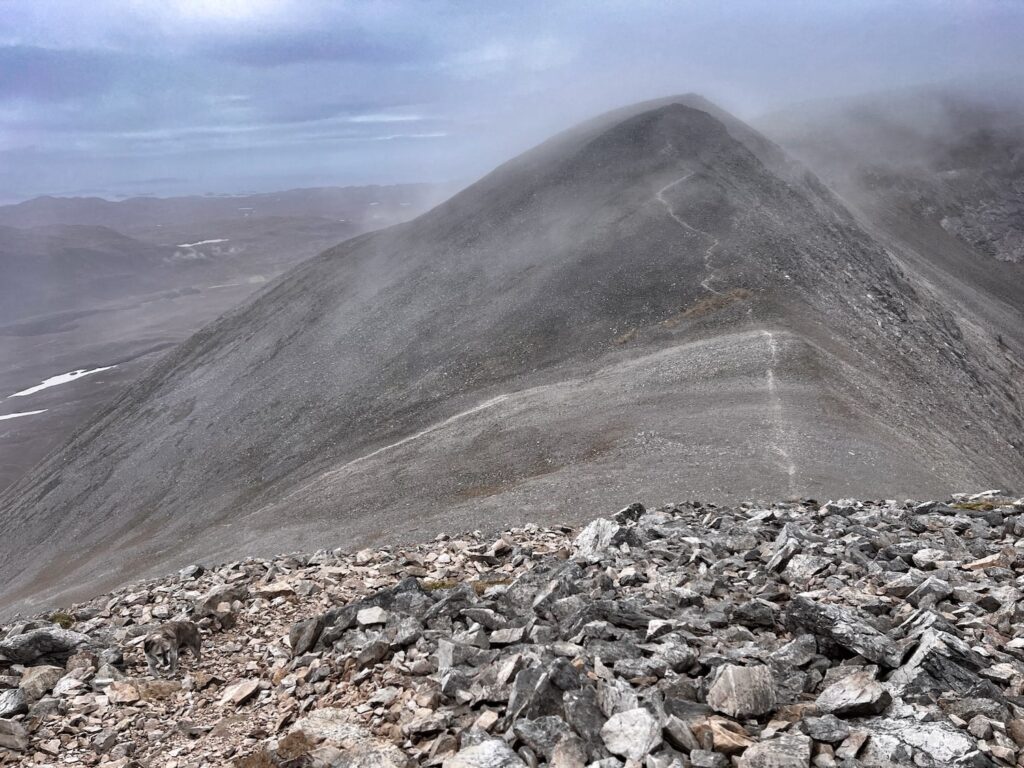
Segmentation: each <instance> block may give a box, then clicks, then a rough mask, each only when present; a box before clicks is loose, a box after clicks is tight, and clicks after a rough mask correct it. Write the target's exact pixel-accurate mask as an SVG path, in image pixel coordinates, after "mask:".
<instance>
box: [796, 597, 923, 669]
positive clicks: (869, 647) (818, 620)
mask: <svg viewBox="0 0 1024 768" xmlns="http://www.w3.org/2000/svg"><path fill="white" fill-rule="evenodd" d="M785 622H786V623H787V624H788V625H790V626H794V627H799V628H801V629H804V630H806V631H808V632H811V633H813V634H815V635H817V636H818V637H819V638H825V639H827V640H830V641H831V642H833V643H835V644H836V645H838V646H840V647H842V648H845V649H847V650H849V651H851V652H853V653H859V654H860V655H861V656H863V657H864V658H865V659H868V660H869V661H873V662H875V663H876V664H882V665H883V666H886V667H889V668H895V667H898V666H899V665H900V662H901V661H902V659H903V650H902V649H901V648H900V647H899V646H898V645H897V644H896V643H894V642H893V641H892V640H891V639H890V638H889V637H887V636H886V635H884V634H882V633H881V632H879V631H878V630H877V629H875V628H874V627H872V626H871V625H870V624H868V623H867V622H866V621H865V620H863V619H861V618H860V617H858V616H857V614H856V613H855V612H854V611H853V610H850V609H844V608H840V607H839V606H835V605H828V604H824V603H819V602H816V601H815V600H812V599H811V598H809V597H805V596H804V595H797V596H796V597H794V598H793V599H792V600H790V601H789V604H788V605H787V606H786V610H785Z"/></svg>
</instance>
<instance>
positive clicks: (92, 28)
mask: <svg viewBox="0 0 1024 768" xmlns="http://www.w3.org/2000/svg"><path fill="white" fill-rule="evenodd" d="M2 8H3V10H4V13H3V16H2V19H0V201H4V202H15V201H18V200H25V199H29V198H32V197H36V196H39V195H44V194H51V195H59V196H86V195H89V196H100V197H106V198H108V199H117V198H121V197H127V196H136V195H155V196H160V197H166V196H176V195H186V194H240V193H260V192H269V191H278V190H282V189H289V188H303V187H318V186H345V185H361V184H393V183H411V182H450V181H452V180H455V179H465V180H471V179H473V178H476V177H478V176H479V175H481V174H482V173H485V172H486V171H488V170H490V169H491V168H492V167H494V166H495V165H497V164H498V163H500V162H502V161H504V160H506V159H507V158H509V157H511V156H512V155H514V154H516V153H517V152H519V151H521V150H523V149H525V148H526V147H528V146H530V145H532V144H534V143H536V142H538V141H541V140H543V139H544V138H546V137H547V136H548V135H550V134H551V133H553V132H555V131H557V130H559V129H562V128H564V127H567V126H568V125H570V124H572V123H573V122H575V121H577V120H580V119H584V118H586V117H588V116H590V115H592V114H595V113H597V112H600V111H602V110H605V109H609V108H612V107H616V106H620V105H623V104H629V103H632V102H636V101H640V100H643V99H646V98H653V97H658V96H665V95H670V94H676V93H685V92H698V93H701V94H702V95H704V96H706V97H708V98H710V99H712V100H714V101H716V102H717V103H719V104H720V105H721V106H723V107H725V108H726V109H729V110H731V111H733V112H735V113H736V114H737V115H738V116H739V117H741V118H744V119H750V118H752V117H755V116H757V115H758V114H761V113H764V112H770V111H773V110H777V109H782V108H785V106H786V105H788V104H795V103H800V102H804V101H813V100H816V99H821V98H843V97H849V96H854V95H857V94H864V93H872V92H879V91H887V90H899V89H904V88H912V87H917V86H930V85H947V84H953V85H957V86H960V87H968V88H970V87H973V84H976V83H984V84H985V85H986V87H994V88H998V87H1001V86H1005V87H1013V86H1014V84H1015V82H1014V77H1015V75H1016V73H1018V72H1020V71H1021V69H1022V67H1024V47H1022V46H1020V45H1019V40H1020V39H1021V38H1022V37H1024V5H1021V4H1018V3H1010V2H979V3H971V4H970V5H967V4H957V3H950V2H923V1H920V0H918V1H917V2H908V3H900V4H892V3H886V2H880V1H877V0H865V1H864V2H851V3H843V4H841V5H840V4H828V5H825V4H811V3H805V2H772V3H768V2H761V1H760V0H758V1H754V0H749V1H747V2H735V3H730V4H727V5H712V4H709V3H685V4H672V5H669V4H665V3H658V2H632V3H624V2H604V3H600V4H597V5H594V4H584V3H574V2H554V3H551V2H546V3H538V2H527V3H523V4H517V5H516V6H515V7H514V8H511V7H509V8H506V7H504V6H486V7H484V6H479V5H474V6H462V5H460V4H457V3H448V2H429V3H407V2H385V3H373V4H351V5H349V4H346V5H344V6H341V5H339V4H334V3H327V2H312V1H311V2H295V1H294V0H252V1H250V2H243V1H242V0H219V1H218V2H198V0H174V1H173V2H164V3H159V4H157V3H146V2H129V1H128V0H100V1H99V2H97V3H93V4H90V6H89V7H88V8H86V7H85V6H81V7H78V6H68V5H65V4H60V3H55V2H53V0H43V1H39V0H5V1H4V2H3V4H2Z"/></svg>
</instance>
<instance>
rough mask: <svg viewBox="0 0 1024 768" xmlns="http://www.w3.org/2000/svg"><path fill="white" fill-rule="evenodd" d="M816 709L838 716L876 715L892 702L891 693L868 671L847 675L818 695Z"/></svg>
mask: <svg viewBox="0 0 1024 768" xmlns="http://www.w3.org/2000/svg"><path fill="white" fill-rule="evenodd" d="M815 703H816V704H817V705H818V709H819V710H820V711H821V712H824V713H826V714H833V715H838V716H839V717H861V716H864V715H878V714H881V713H882V712H884V711H885V709H886V707H888V706H889V704H891V703H892V694H890V693H889V691H887V690H886V689H885V688H884V687H883V686H882V684H881V683H879V682H878V681H877V680H875V678H874V676H873V675H871V674H870V673H868V672H865V671H863V670H862V671H860V672H854V673H853V674H851V675H847V676H846V677H844V678H842V679H841V680H839V681H838V682H835V683H833V684H832V685H830V686H829V687H828V688H826V689H825V690H824V691H822V692H821V694H820V695H819V696H818V698H817V700H816V702H815Z"/></svg>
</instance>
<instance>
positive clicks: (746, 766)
mask: <svg viewBox="0 0 1024 768" xmlns="http://www.w3.org/2000/svg"><path fill="white" fill-rule="evenodd" d="M810 762H811V740H810V739H809V738H807V737H806V736H804V735H803V734H800V733H787V734H783V735H782V736H776V737H775V738H774V739H768V740H767V741H759V742H757V743H756V744H753V745H751V746H750V747H749V748H748V749H747V750H746V751H745V752H744V753H743V755H742V757H740V759H739V763H738V768H807V767H808V765H809V764H810Z"/></svg>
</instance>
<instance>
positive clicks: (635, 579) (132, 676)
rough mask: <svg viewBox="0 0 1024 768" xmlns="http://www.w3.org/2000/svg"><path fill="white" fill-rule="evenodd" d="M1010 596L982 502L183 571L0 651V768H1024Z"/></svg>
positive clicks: (810, 513)
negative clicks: (164, 657)
mask: <svg viewBox="0 0 1024 768" xmlns="http://www.w3.org/2000/svg"><path fill="white" fill-rule="evenodd" d="M1022 578H1024V499H1019V500H1012V499H1010V498H1007V497H1004V496H1002V495H1000V494H999V493H998V492H986V493H983V494H977V495H973V496H966V495H959V496H955V497H954V498H952V499H950V500H949V501H948V502H946V503H941V502H934V501H929V502H923V503H920V502H914V501H906V502H896V501H854V500H840V501H830V502H828V503H825V504H819V503H818V502H815V501H811V500H804V501H802V502H793V503H775V504H771V505H762V504H742V505H739V506H736V507H729V508H725V507H716V506H714V505H710V504H698V503H686V504H680V505H672V506H667V507H662V508H659V509H657V510H646V509H645V508H644V507H643V506H641V505H640V504H634V505H631V506H630V507H627V508H625V509H623V510H621V511H620V512H618V513H617V514H615V515H614V516H612V517H611V518H607V519H598V520H595V521H593V522H591V523H590V524H589V525H587V526H586V527H585V528H583V529H582V530H580V531H574V530H572V529H569V528H560V527H556V528H539V527H536V526H526V527H523V528H517V529H512V530H509V531H506V532H504V533H502V534H501V535H500V536H498V537H494V536H485V535H483V534H481V533H479V532H477V533H473V534H467V535H461V536H442V537H439V538H438V539H436V540H435V541H433V542H430V543H427V544H424V545H421V546H418V547H414V548H404V549H402V548H394V547H387V548H381V549H366V550H362V551H359V552H356V553H345V552H342V551H333V552H329V551H322V552H318V553H316V554H312V555H286V556H281V557H278V558H274V559H267V560H264V559H246V560H243V561H239V562H234V563H228V564H226V565H222V566H219V567H215V568H210V569H205V568H203V567H202V566H192V567H190V568H186V569H184V570H182V571H181V572H180V573H178V574H177V575H176V576H174V577H172V578H168V579H164V580H151V581H146V582H142V583H138V584H135V585H132V586H131V587H128V588H125V589H122V590H120V591H118V592H115V593H113V594H110V595H106V596H103V597H100V598H96V599H94V600H91V601H88V602H86V603H82V604H76V605H73V606H71V607H70V608H69V609H67V610H66V611H59V612H56V613H52V614H48V615H46V616H37V617H35V618H33V619H29V620H20V621H17V622H15V623H13V624H8V625H6V626H2V627H0V765H15V764H17V765H39V766H43V765H67V764H80V765H96V766H107V768H114V766H117V767H118V768H126V767H127V766H157V765H159V766H167V767H168V768H185V767H186V766H190V767H192V766H194V767H196V768H198V767H199V766H214V765H228V764H232V765H236V766H239V768H244V767H257V766H260V767H262V766H281V767H285V766H287V767H289V768H290V767H297V766H381V767H382V768H383V767H388V766H395V767H401V766H411V765H416V764H419V765H436V766H443V768H484V767H485V766H486V767H488V768H512V767H514V766H536V765H548V766H553V767H554V766H558V768H570V767H574V766H599V767H600V768H618V767H621V766H624V765H625V766H646V767H647V768H668V767H669V766H679V767H681V768H685V767H686V766H694V767H695V768H719V767H721V768H725V767H726V766H730V765H732V766H736V767H737V768H790V766H792V767H793V768H796V767H797V766H800V767H803V766H815V767H816V768H829V767H830V766H877V767H882V766H894V765H915V766H922V767H923V768H927V767H929V766H936V767H937V766H997V765H1024V698H1022V694H1024V629H1022V627H1021V623H1020V618H1021V617H1020V607H1019V605H1020V597H1021V583H1022ZM182 617H191V618H192V619H193V620H195V621H197V623H199V625H200V627H201V628H202V630H203V636H204V647H203V658H202V661H201V662H200V663H196V662H194V661H193V660H192V659H191V658H190V657H187V656H186V657H185V658H184V659H183V661H182V666H181V668H180V669H179V673H178V677H177V678H175V679H154V678H152V677H150V676H149V675H148V674H147V673H146V668H145V661H144V658H143V656H142V653H141V649H140V644H141V640H142V637H143V636H144V634H145V633H146V632H147V631H148V630H150V629H151V628H153V627H154V626H155V625H157V624H158V623H160V622H162V621H165V620H168V619H171V618H182Z"/></svg>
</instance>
